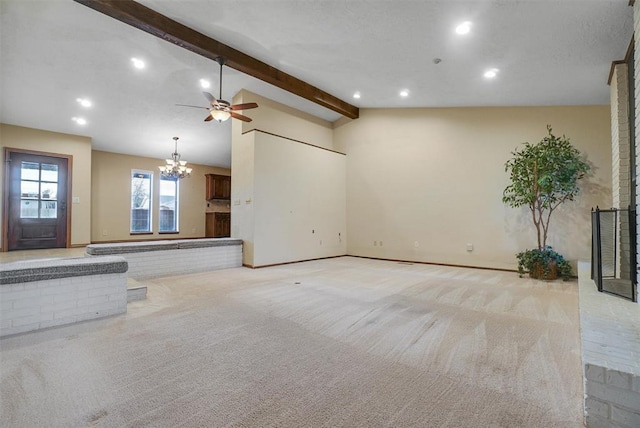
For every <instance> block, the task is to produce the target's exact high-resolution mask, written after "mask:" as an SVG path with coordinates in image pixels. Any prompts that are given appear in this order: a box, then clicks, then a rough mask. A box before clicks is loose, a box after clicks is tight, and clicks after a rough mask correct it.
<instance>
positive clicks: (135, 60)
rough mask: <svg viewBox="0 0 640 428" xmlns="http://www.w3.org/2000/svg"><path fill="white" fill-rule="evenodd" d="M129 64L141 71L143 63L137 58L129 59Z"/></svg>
mask: <svg viewBox="0 0 640 428" xmlns="http://www.w3.org/2000/svg"><path fill="white" fill-rule="evenodd" d="M131 62H132V63H133V66H134V67H135V68H139V69H143V68H144V61H143V60H141V59H138V58H131Z"/></svg>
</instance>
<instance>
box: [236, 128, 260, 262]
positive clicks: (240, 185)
mask: <svg viewBox="0 0 640 428" xmlns="http://www.w3.org/2000/svg"><path fill="white" fill-rule="evenodd" d="M254 136H255V132H249V133H246V134H243V133H242V124H241V122H239V121H237V120H236V121H234V122H232V124H231V141H232V144H231V237H232V238H238V239H242V263H243V264H244V265H247V266H253V246H254V237H253V234H254V222H255V212H254V209H253V199H254V198H253V195H254V149H255V145H254Z"/></svg>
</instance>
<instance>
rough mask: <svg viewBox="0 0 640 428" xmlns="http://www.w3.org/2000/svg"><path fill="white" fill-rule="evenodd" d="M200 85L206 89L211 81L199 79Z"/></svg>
mask: <svg viewBox="0 0 640 428" xmlns="http://www.w3.org/2000/svg"><path fill="white" fill-rule="evenodd" d="M200 86H202V89H207V88H209V87H210V86H211V83H209V81H208V80H207V79H200Z"/></svg>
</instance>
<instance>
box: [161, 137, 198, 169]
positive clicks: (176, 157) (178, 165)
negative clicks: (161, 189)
mask: <svg viewBox="0 0 640 428" xmlns="http://www.w3.org/2000/svg"><path fill="white" fill-rule="evenodd" d="M173 141H175V151H174V152H173V153H171V159H166V162H167V163H166V165H161V166H159V167H158V168H159V169H160V175H161V176H163V177H165V178H174V179H179V178H187V177H189V176H191V168H188V167H187V161H183V160H180V153H178V137H173Z"/></svg>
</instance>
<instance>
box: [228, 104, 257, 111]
mask: <svg viewBox="0 0 640 428" xmlns="http://www.w3.org/2000/svg"><path fill="white" fill-rule="evenodd" d="M256 107H258V104H256V103H244V104H234V105H232V106H231V110H249V109H251V108H256Z"/></svg>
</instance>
